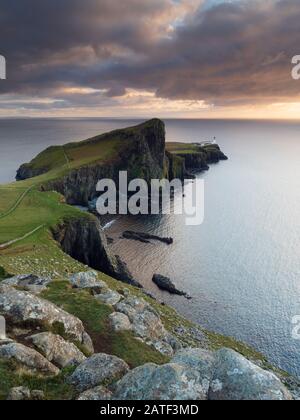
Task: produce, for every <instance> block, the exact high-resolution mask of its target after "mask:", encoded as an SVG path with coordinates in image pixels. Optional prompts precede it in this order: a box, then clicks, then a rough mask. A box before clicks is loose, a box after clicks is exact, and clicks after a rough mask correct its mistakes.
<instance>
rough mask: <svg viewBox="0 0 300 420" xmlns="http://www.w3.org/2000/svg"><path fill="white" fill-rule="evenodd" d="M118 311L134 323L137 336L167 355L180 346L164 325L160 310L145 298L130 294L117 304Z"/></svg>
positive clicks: (133, 329) (133, 327) (133, 328)
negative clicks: (154, 307)
mask: <svg viewBox="0 0 300 420" xmlns="http://www.w3.org/2000/svg"><path fill="white" fill-rule="evenodd" d="M115 309H116V311H117V312H120V313H123V314H125V315H126V316H127V317H128V318H129V321H130V322H131V324H132V331H133V333H134V335H135V336H137V337H139V338H141V339H142V340H143V341H144V342H146V343H147V344H149V345H151V346H153V347H154V348H155V349H156V350H158V351H159V352H161V353H162V354H165V355H167V356H173V354H174V350H177V349H178V348H179V347H180V343H179V342H178V340H177V339H176V338H175V337H173V336H172V335H171V334H170V333H169V332H168V331H167V330H166V329H165V327H164V325H163V323H162V321H161V319H160V316H159V314H158V312H157V311H156V310H155V309H153V308H152V306H151V305H149V304H148V303H147V302H146V301H145V300H144V299H139V298H136V297H133V296H129V297H127V298H126V299H124V300H122V301H121V302H120V303H118V304H117V305H115Z"/></svg>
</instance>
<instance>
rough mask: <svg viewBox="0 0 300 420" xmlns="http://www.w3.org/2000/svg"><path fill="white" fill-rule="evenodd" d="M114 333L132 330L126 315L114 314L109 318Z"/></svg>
mask: <svg viewBox="0 0 300 420" xmlns="http://www.w3.org/2000/svg"><path fill="white" fill-rule="evenodd" d="M109 319H110V322H111V325H112V328H113V330H114V331H117V332H119V331H130V330H131V329H132V326H131V322H130V320H129V318H128V316H127V315H125V314H122V313H120V312H114V313H112V314H111V315H110V316H109Z"/></svg>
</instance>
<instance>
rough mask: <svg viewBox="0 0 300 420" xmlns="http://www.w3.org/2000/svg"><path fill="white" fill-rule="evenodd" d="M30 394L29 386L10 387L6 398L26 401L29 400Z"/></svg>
mask: <svg viewBox="0 0 300 420" xmlns="http://www.w3.org/2000/svg"><path fill="white" fill-rule="evenodd" d="M30 397H31V394H30V390H29V388H26V387H24V386H19V387H16V388H12V389H11V390H10V391H9V394H8V397H7V400H8V401H28V400H30Z"/></svg>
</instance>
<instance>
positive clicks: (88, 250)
mask: <svg viewBox="0 0 300 420" xmlns="http://www.w3.org/2000/svg"><path fill="white" fill-rule="evenodd" d="M53 236H54V239H55V240H56V241H57V242H58V243H59V244H60V245H61V247H62V249H63V251H64V252H65V253H66V254H68V255H70V256H71V257H72V258H74V259H75V260H77V261H80V262H82V263H83V264H85V265H87V266H89V267H91V268H94V269H96V270H99V271H101V272H103V273H105V274H107V275H109V276H111V277H114V278H115V279H117V280H120V281H122V282H124V283H127V284H130V285H133V286H136V287H141V285H140V284H139V283H138V282H137V281H136V280H134V279H133V277H132V276H131V274H130V273H129V271H128V269H127V267H126V265H125V264H124V263H123V262H122V261H121V259H120V258H119V257H118V256H115V255H114V254H112V253H111V251H110V249H109V247H108V244H107V239H106V236H105V234H104V232H103V230H102V228H101V225H100V222H99V220H98V219H97V218H96V217H94V216H92V215H91V216H90V217H88V218H87V217H85V218H81V219H73V220H68V221H65V222H63V223H61V224H60V225H58V226H57V227H55V228H54V229H53Z"/></svg>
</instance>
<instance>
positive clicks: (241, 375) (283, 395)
mask: <svg viewBox="0 0 300 420" xmlns="http://www.w3.org/2000/svg"><path fill="white" fill-rule="evenodd" d="M209 399H210V400H231V401H234V400H250V401H251V400H253V401H257V400H259V401H261V400H268V401H269V400H291V399H292V396H291V394H290V393H289V391H288V390H287V389H286V388H285V386H284V385H283V384H282V383H281V382H280V380H279V379H278V378H277V377H276V376H275V375H274V374H273V373H271V372H267V371H264V370H263V369H261V368H260V367H258V366H256V365H254V364H253V363H251V362H249V361H248V360H247V359H245V358H244V357H243V356H241V355H240V354H238V353H236V352H234V351H233V350H229V349H222V350H220V351H219V352H217V354H216V365H215V370H214V375H213V378H212V381H211V384H210V390H209Z"/></svg>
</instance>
